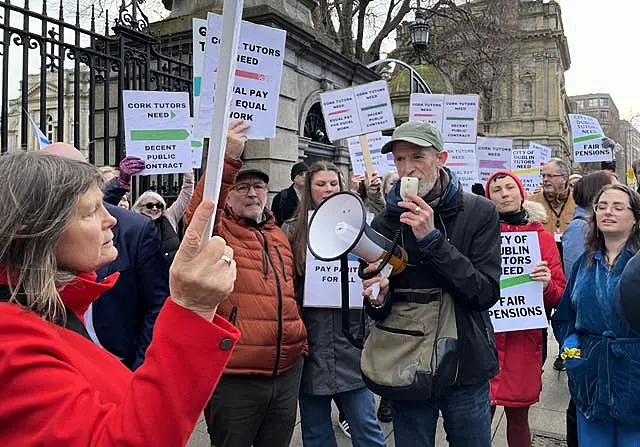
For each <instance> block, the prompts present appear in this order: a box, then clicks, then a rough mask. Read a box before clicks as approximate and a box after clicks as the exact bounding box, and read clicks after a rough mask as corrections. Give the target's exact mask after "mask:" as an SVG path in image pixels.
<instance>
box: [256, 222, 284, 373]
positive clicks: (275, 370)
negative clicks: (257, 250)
mask: <svg viewBox="0 0 640 447" xmlns="http://www.w3.org/2000/svg"><path fill="white" fill-rule="evenodd" d="M258 232H259V233H260V235H261V236H262V240H263V241H264V245H263V251H264V253H265V254H266V258H267V260H268V261H269V264H271V268H272V269H273V276H275V278H276V291H277V292H278V337H277V340H276V363H275V365H273V375H274V376H276V375H277V374H278V367H279V366H280V350H281V346H280V345H281V344H282V289H281V288H280V277H279V276H278V271H277V270H276V267H275V266H274V265H273V260H272V259H271V256H269V243H268V242H267V237H266V236H265V235H264V233H263V232H262V228H258Z"/></svg>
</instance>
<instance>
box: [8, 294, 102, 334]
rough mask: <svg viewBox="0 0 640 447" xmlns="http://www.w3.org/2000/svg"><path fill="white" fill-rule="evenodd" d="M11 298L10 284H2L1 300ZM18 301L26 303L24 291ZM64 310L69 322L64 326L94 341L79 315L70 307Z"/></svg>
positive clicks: (19, 295)
mask: <svg viewBox="0 0 640 447" xmlns="http://www.w3.org/2000/svg"><path fill="white" fill-rule="evenodd" d="M9 299H11V289H9V286H7V285H0V302H2V303H8V302H9ZM18 302H20V303H26V297H25V295H24V293H18ZM64 310H65V311H66V312H67V323H66V324H65V325H64V326H63V327H65V328H67V329H69V330H70V331H73V332H75V333H77V334H79V335H81V336H83V337H84V338H86V339H87V340H89V341H90V342H91V343H93V340H91V337H90V336H89V333H88V332H87V328H85V327H84V324H83V323H82V321H81V320H80V318H78V316H77V315H76V314H74V313H73V312H72V311H71V310H70V309H69V308H68V307H66V306H65V307H64ZM59 326H61V325H59Z"/></svg>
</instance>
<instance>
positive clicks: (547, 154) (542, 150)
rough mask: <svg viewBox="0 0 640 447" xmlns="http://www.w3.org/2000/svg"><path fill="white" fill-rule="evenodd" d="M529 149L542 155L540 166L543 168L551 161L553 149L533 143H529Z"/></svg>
mask: <svg viewBox="0 0 640 447" xmlns="http://www.w3.org/2000/svg"><path fill="white" fill-rule="evenodd" d="M529 149H531V150H534V151H538V153H539V154H540V165H541V166H543V165H544V164H545V163H546V162H548V161H549V160H551V148H550V147H547V146H543V145H542V144H538V143H534V142H533V141H530V142H529Z"/></svg>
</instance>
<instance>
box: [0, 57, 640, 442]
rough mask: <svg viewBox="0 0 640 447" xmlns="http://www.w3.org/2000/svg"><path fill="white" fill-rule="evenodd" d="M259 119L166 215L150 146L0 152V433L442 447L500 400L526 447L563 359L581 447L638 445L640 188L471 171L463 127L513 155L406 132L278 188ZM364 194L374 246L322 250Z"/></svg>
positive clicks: (21, 438) (246, 125)
mask: <svg viewBox="0 0 640 447" xmlns="http://www.w3.org/2000/svg"><path fill="white" fill-rule="evenodd" d="M264 54H265V55H267V56H278V57H280V52H278V54H277V55H276V52H275V51H273V52H270V53H264ZM256 63H257V59H256ZM378 82H382V84H384V81H378ZM372 84H376V86H375V89H374V88H372V89H371V90H370V92H371V94H372V95H374V94H378V93H380V92H381V91H383V93H384V92H386V88H385V89H382V90H381V87H380V84H379V83H372ZM332 94H337V93H332ZM274 95H275V96H277V92H276V93H275V94H274ZM265 96H266V95H265ZM354 97H356V98H357V97H359V96H358V95H354ZM452 100H453V99H452ZM331 101H332V100H330V99H327V101H325V104H324V106H326V107H327V108H330V107H331V104H332V102H331ZM333 101H335V98H334V99H333ZM459 101H460V102H459V105H460V106H461V107H462V108H464V107H471V106H473V101H471V102H469V101H470V100H469V99H459ZM125 102H126V101H125ZM337 104H341V103H340V101H337ZM475 106H476V109H475V110H476V113H477V102H476V103H475ZM340 107H343V106H342V105H340ZM471 108H472V107H471ZM256 109H257V111H256V116H260V115H258V114H257V113H258V110H260V109H259V108H256ZM372 119H374V118H372ZM375 119H379V118H378V117H376V118H375ZM372 122H373V121H372ZM274 123H275V121H274ZM254 126H255V122H250V121H242V120H234V121H230V122H229V123H228V127H227V128H226V143H225V145H224V152H223V154H222V156H221V157H220V160H221V162H222V163H221V165H220V166H218V167H216V166H207V165H206V163H203V166H202V168H203V174H202V175H201V176H200V177H199V178H198V179H196V177H195V175H194V172H193V170H192V169H188V168H187V169H185V167H184V164H183V163H175V164H172V163H168V164H167V165H171V166H172V167H173V168H175V167H176V166H178V167H179V168H180V169H181V170H180V171H173V172H175V173H178V172H179V173H181V174H183V175H182V177H181V178H182V184H181V185H180V191H179V194H178V196H177V198H176V199H175V200H174V201H173V202H171V203H168V200H167V198H166V197H163V196H162V195H160V194H158V193H157V192H155V191H144V192H142V194H140V195H139V196H138V197H135V198H134V197H132V196H131V193H132V191H131V190H132V177H133V176H137V175H145V170H146V169H148V167H149V165H147V164H146V163H145V159H144V158H143V157H142V156H137V155H133V154H129V155H128V156H126V157H125V158H123V159H122V161H121V162H120V163H119V166H118V167H119V169H118V170H115V169H113V168H109V167H105V168H102V169H98V168H97V167H95V166H93V165H91V164H89V163H87V162H86V160H85V159H84V156H83V155H82V153H81V152H80V151H78V150H77V149H76V148H74V147H73V146H72V145H70V144H67V143H62V142H59V143H53V144H50V145H47V146H45V147H44V148H43V149H42V150H41V151H31V152H11V153H9V154H7V155H3V156H2V157H0V177H1V178H2V179H3V181H2V182H0V198H1V200H0V214H1V215H2V216H3V219H2V222H1V223H0V269H1V274H0V396H2V397H3V402H2V405H0V445H2V446H36V445H44V446H171V447H172V446H184V445H186V444H187V442H188V440H189V438H190V436H191V434H192V433H193V430H194V427H195V426H196V424H197V422H198V420H199V419H200V418H202V417H203V418H204V420H205V422H206V425H207V430H208V434H209V437H210V441H211V445H212V446H216V447H249V446H252V445H253V446H256V447H287V446H289V445H290V443H291V439H292V436H293V432H294V426H295V424H296V420H297V417H298V411H299V417H300V421H301V432H302V443H303V445H304V446H305V447H331V446H336V447H337V445H338V441H337V439H338V437H340V436H347V437H348V438H350V439H351V442H352V444H353V445H354V446H359V447H368V446H373V447H382V446H386V445H387V441H386V439H385V435H384V433H383V431H382V429H381V425H380V422H383V423H389V422H391V423H392V424H393V436H394V440H395V445H396V446H398V447H425V446H426V447H429V446H435V445H436V444H435V434H436V429H437V426H438V420H439V418H440V417H441V418H442V421H443V425H444V430H445V432H446V439H447V442H448V443H449V445H451V446H456V447H463V446H465V447H466V446H473V447H489V446H491V440H492V433H491V424H492V419H493V417H494V415H495V412H496V409H497V407H504V410H505V416H506V424H507V435H506V437H507V442H508V445H509V446H510V447H525V446H530V445H532V431H531V428H530V424H529V412H530V411H529V410H530V408H531V407H532V405H534V404H536V403H537V402H538V401H539V400H540V395H541V389H542V373H543V370H544V368H545V364H547V365H549V366H548V368H553V369H555V370H557V371H558V372H561V371H565V374H566V375H567V377H568V386H569V392H570V396H571V399H570V401H569V402H567V412H566V424H567V425H566V427H567V432H566V439H567V444H568V445H569V446H578V445H580V446H636V445H639V446H640V398H639V396H640V366H638V365H640V305H639V302H640V301H639V300H638V298H639V297H640V287H639V286H638V280H637V279H638V278H640V255H639V254H638V250H639V249H640V228H639V222H640V195H639V194H638V192H637V191H636V190H634V189H632V188H631V187H628V186H625V185H622V184H621V183H620V182H619V181H618V179H617V177H616V175H615V174H614V173H613V172H611V171H609V170H606V169H602V170H597V171H594V172H590V173H588V174H584V175H580V174H576V173H574V172H573V170H572V164H571V163H570V162H568V161H567V160H565V159H560V158H553V157H551V156H550V154H549V156H548V157H544V159H541V158H539V157H538V156H537V155H536V158H535V162H534V164H536V165H537V166H538V167H539V168H540V169H539V170H538V172H537V174H536V175H537V177H535V178H534V180H532V177H531V176H527V175H528V174H530V173H529V172H528V173H527V175H520V174H519V173H518V172H519V170H518V169H517V168H516V167H515V165H516V156H517V157H519V158H517V162H518V163H519V162H523V161H527V157H526V156H525V155H523V153H518V154H516V152H517V151H518V150H520V151H524V150H523V149H513V156H514V158H513V160H514V162H513V164H510V163H511V162H510V163H509V164H506V165H502V166H501V165H500V163H485V164H484V165H482V164H480V165H479V166H481V168H480V170H479V171H480V172H475V173H474V175H473V176H470V175H469V172H468V171H464V170H463V169H460V163H451V161H452V160H454V161H458V162H460V161H461V160H464V159H465V154H464V150H466V149H465V148H457V149H456V148H451V146H450V143H451V142H452V140H451V139H450V138H463V137H465V135H466V137H467V138H469V137H470V138H471V142H473V143H474V144H476V143H477V148H478V149H477V156H478V157H480V156H481V154H482V153H483V152H482V151H483V150H484V149H482V147H483V145H485V147H486V148H488V147H489V146H491V145H493V146H492V147H491V149H487V150H486V151H485V152H492V153H499V152H500V151H501V150H502V149H503V148H502V147H501V146H500V145H499V143H495V142H492V140H491V139H490V138H488V137H482V140H481V139H480V138H481V137H477V131H476V130H475V129H472V130H470V129H469V128H465V127H457V128H455V129H449V130H446V129H444V128H443V127H442V125H440V126H438V125H435V124H433V123H430V122H426V121H418V120H409V121H407V122H405V123H402V124H400V125H398V126H391V127H394V128H393V129H390V128H389V127H386V128H384V129H383V130H388V131H389V132H387V133H388V134H389V135H387V136H385V137H383V136H382V134H380V135H377V136H375V137H374V139H372V140H371V145H372V147H371V154H369V155H367V152H368V151H369V148H362V147H360V146H359V145H361V144H362V145H364V144H365V143H363V142H362V139H359V140H358V138H357V135H358V132H355V133H351V134H347V133H343V134H341V136H340V137H339V138H345V139H346V138H349V137H354V136H355V137H356V140H358V141H354V142H353V144H354V145H356V146H358V149H357V150H356V151H351V149H350V152H351V155H352V163H351V170H350V171H351V172H347V171H346V170H345V169H342V168H341V167H339V166H336V164H334V163H331V162H330V161H315V162H312V163H307V162H306V161H305V160H295V161H293V160H291V163H290V166H291V170H290V180H291V185H290V186H288V187H286V188H285V189H282V190H281V191H276V190H275V188H271V187H270V180H271V179H272V173H271V172H269V171H268V170H266V169H264V168H261V167H257V166H255V165H252V164H250V163H246V162H245V161H243V159H244V157H243V154H244V152H245V149H246V143H247V141H248V140H249V139H250V138H251V135H252V134H251V132H252V131H254V130H255V128H254ZM465 126H466V125H465ZM274 128H275V124H274ZM336 129H338V127H336ZM343 130H344V129H343ZM361 135H362V133H361ZM375 138H377V139H378V140H379V145H378V146H376V148H375V150H374V144H377V143H374V141H375ZM605 140H606V138H605ZM350 144H351V143H350ZM610 144H611V142H610V141H603V142H602V148H607V147H608V145H610ZM365 146H366V145H365ZM450 148H451V149H450ZM154 150H156V149H154ZM159 150H160V149H158V151H159ZM358 150H359V151H360V152H357V151H358ZM531 150H535V148H534V149H531ZM602 150H603V151H604V149H602ZM356 152H357V154H358V156H360V157H362V158H357V157H356ZM374 152H375V158H374ZM507 152H508V154H509V156H511V155H512V150H511V148H508V151H507ZM605 152H606V151H605ZM159 156H160V155H154V157H159ZM211 159H212V158H211V157H210V158H209V160H211ZM494 161H495V160H494ZM385 163H386V164H385ZM456 165H457V166H456ZM154 166H155V165H154ZM509 166H511V169H509ZM540 166H541V167H540ZM636 166H637V167H640V164H636ZM381 167H382V168H381ZM210 168H211V169H210ZM213 168H219V169H220V170H219V173H220V175H219V176H218V177H217V180H218V181H219V187H220V191H219V196H218V198H217V201H213V200H209V199H207V198H206V197H209V195H208V192H207V188H208V187H209V186H208V185H207V179H208V178H209V176H213V175H215V174H216V169H213ZM382 169H383V171H382ZM482 169H485V171H484V172H483V171H482ZM487 169H488V170H487ZM270 192H271V193H275V194H274V197H273V198H272V199H271V200H270V195H269V193H270ZM347 197H349V198H353V200H354V201H355V202H354V203H358V204H360V205H359V206H361V210H360V209H355V214H357V213H361V214H363V215H364V214H366V215H367V216H368V218H367V222H365V223H363V224H362V225H363V226H362V229H361V231H360V233H358V236H357V239H356V241H357V242H360V241H362V240H363V239H366V240H367V241H368V242H373V245H375V246H376V247H378V248H380V250H382V253H383V255H382V256H380V257H379V258H378V259H369V258H367V257H366V256H365V255H361V254H359V253H362V252H357V249H358V247H359V246H360V245H359V243H358V245H357V246H356V244H355V243H354V244H351V246H350V248H349V250H347V251H354V253H356V255H357V256H359V257H360V258H361V261H360V262H358V261H357V260H354V259H351V258H352V256H350V257H349V258H350V259H347V256H346V254H345V255H344V256H342V257H343V258H344V259H343V260H342V261H340V260H325V259H320V258H319V257H317V256H316V255H315V253H312V251H311V246H312V242H313V241H311V240H310V239H311V238H312V236H311V235H312V232H311V227H312V226H313V224H314V216H316V215H317V214H316V212H318V213H319V210H320V209H322V208H323V207H328V206H332V207H335V208H334V209H335V210H339V211H340V212H336V213H335V214H340V213H347V212H351V211H354V210H353V209H349V210H345V208H340V207H341V206H343V204H344V203H347V202H341V200H347V199H346V198H347ZM341 198H342V199H341ZM133 199H135V200H133ZM350 203H351V202H350ZM329 204H331V205H329ZM345 206H346V205H345ZM212 219H213V222H212V223H211V220H212ZM336 219H337V217H336ZM336 223H338V220H336ZM210 224H211V226H210ZM183 228H184V230H183ZM333 230H334V229H333V228H326V229H324V231H323V232H322V235H323V241H321V243H323V244H326V245H329V246H331V245H332V244H336V245H337V244H338V242H336V241H337V238H338V233H337V231H336V232H334V231H333ZM357 230H358V229H357V228H356V233H357ZM372 235H373V236H372ZM379 241H384V242H379ZM316 242H317V241H316ZM365 251H366V250H365ZM398 253H399V254H398ZM381 262H382V264H381ZM387 262H388V265H389V266H391V265H392V264H393V270H391V273H389V270H386V271H385V269H384V268H383V267H384V266H385V265H386V264H387ZM347 265H348V266H349V267H348V270H349V272H348V273H347V272H346V270H345V266H347ZM349 275H350V276H349ZM345 278H347V279H348V281H347V282H348V284H346V283H345V281H344V280H345ZM345 296H346V305H345V304H344V300H345ZM350 303H351V304H350ZM353 303H355V305H354V304H353ZM550 325H551V327H552V330H549V329H548V328H549V326H550ZM549 337H552V338H554V339H555V340H556V341H557V343H558V345H559V352H560V354H559V356H557V357H556V356H555V355H554V356H553V357H552V358H550V359H548V361H547V340H548V338H549ZM376 396H379V397H380V399H379V400H378V399H376ZM334 406H335V408H336V412H337V413H338V425H337V426H334V423H333V422H332V411H333V408H334Z"/></svg>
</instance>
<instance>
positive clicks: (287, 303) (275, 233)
mask: <svg viewBox="0 0 640 447" xmlns="http://www.w3.org/2000/svg"><path fill="white" fill-rule="evenodd" d="M241 166H242V162H241V161H235V160H231V159H229V158H226V159H225V163H224V171H223V176H222V188H221V191H220V200H219V203H220V205H219V206H218V212H217V217H216V225H215V228H214V234H216V235H219V236H221V237H222V238H224V240H225V241H226V242H227V244H228V245H229V246H230V247H231V248H233V257H234V259H235V261H236V265H237V269H238V276H237V278H236V282H235V286H234V289H233V292H232V293H231V295H229V298H228V299H226V300H225V301H223V302H222V303H220V305H219V306H218V310H217V314H218V315H221V316H222V317H224V318H226V319H230V318H231V319H234V318H233V317H232V313H235V314H236V317H235V324H236V325H237V327H238V329H240V332H241V335H240V340H238V344H237V345H236V348H235V350H234V351H233V355H232V356H231V360H230V361H229V363H228V364H227V368H226V369H225V370H224V372H225V374H258V375H267V376H271V375H280V374H282V373H283V372H285V371H286V370H288V369H289V368H291V367H292V366H293V365H294V364H295V363H296V361H297V360H299V359H300V358H301V357H302V356H303V355H306V354H307V353H308V345H307V330H306V328H305V326H304V323H303V321H302V318H301V315H300V309H299V307H298V303H297V301H296V299H295V290H294V274H293V254H292V253H291V246H290V244H289V240H288V239H287V237H286V236H285V234H284V233H283V232H282V230H281V229H280V228H278V227H277V226H276V224H275V219H274V217H273V215H272V214H271V211H269V210H268V209H265V214H264V216H265V218H264V219H263V221H262V222H261V223H257V222H252V221H249V220H248V219H242V218H239V217H237V216H235V215H234V214H233V212H232V210H230V209H228V208H225V207H224V203H225V201H226V197H227V195H228V193H229V190H230V189H231V187H232V186H233V184H234V183H235V181H236V175H237V173H238V171H239V170H240V167H241ZM204 179H205V177H204V176H203V177H202V178H201V179H200V181H199V182H198V186H197V187H196V190H195V191H194V194H193V198H192V199H191V202H190V203H189V206H188V208H187V212H186V214H185V218H184V219H185V223H186V224H188V223H189V222H190V221H191V216H192V215H193V212H194V211H195V209H196V208H197V206H198V205H199V204H200V202H202V196H203V192H204ZM234 308H235V311H234Z"/></svg>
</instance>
